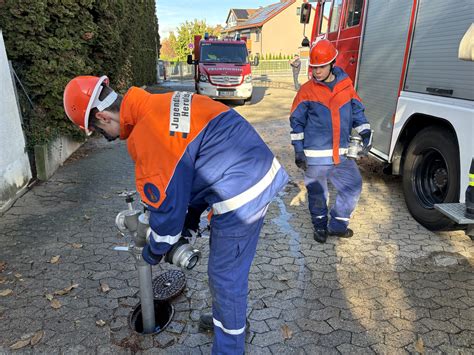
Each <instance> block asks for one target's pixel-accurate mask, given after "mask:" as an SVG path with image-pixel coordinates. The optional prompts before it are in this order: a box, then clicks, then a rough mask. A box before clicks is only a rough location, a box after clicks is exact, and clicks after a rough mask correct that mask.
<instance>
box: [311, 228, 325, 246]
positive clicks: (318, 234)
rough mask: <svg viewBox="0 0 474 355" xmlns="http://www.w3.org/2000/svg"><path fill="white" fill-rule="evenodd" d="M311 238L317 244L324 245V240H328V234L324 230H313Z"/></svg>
mask: <svg viewBox="0 0 474 355" xmlns="http://www.w3.org/2000/svg"><path fill="white" fill-rule="evenodd" d="M313 237H314V240H315V241H317V242H318V243H321V244H322V243H326V240H327V239H328V232H327V230H326V229H315V230H314V235H313Z"/></svg>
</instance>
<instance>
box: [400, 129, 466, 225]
mask: <svg viewBox="0 0 474 355" xmlns="http://www.w3.org/2000/svg"><path fill="white" fill-rule="evenodd" d="M459 170H460V164H459V149H458V146H457V143H456V139H455V138H454V137H453V135H452V134H451V133H449V132H446V131H445V130H443V129H442V128H438V127H428V128H425V129H423V130H421V131H420V132H418V133H417V135H416V136H415V137H414V138H413V139H412V141H411V142H410V145H409V146H408V149H407V152H406V156H405V163H404V164H403V193H404V195H405V201H406V204H407V207H408V210H409V211H410V213H411V214H412V216H413V217H414V218H415V219H416V220H417V221H418V222H420V223H421V224H422V225H423V226H425V227H426V228H428V229H430V230H441V229H448V228H450V227H452V226H453V225H454V222H453V221H451V220H450V219H449V218H448V217H445V216H444V215H443V214H442V213H440V212H438V211H437V210H435V209H434V207H433V205H434V204H436V203H443V202H459Z"/></svg>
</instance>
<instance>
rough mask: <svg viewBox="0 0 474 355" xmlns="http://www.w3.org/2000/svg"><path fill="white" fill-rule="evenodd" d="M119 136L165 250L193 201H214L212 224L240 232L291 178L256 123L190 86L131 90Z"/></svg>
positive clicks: (158, 245)
mask: <svg viewBox="0 0 474 355" xmlns="http://www.w3.org/2000/svg"><path fill="white" fill-rule="evenodd" d="M120 125H121V127H120V129H121V132H120V138H121V139H127V146H128V151H129V154H130V156H131V157H132V159H133V160H134V161H135V178H136V185H137V190H138V192H139V193H140V196H141V198H142V201H143V202H144V203H146V204H147V205H148V209H149V210H150V211H151V213H150V227H151V231H150V233H151V234H150V247H151V251H152V252H153V253H154V254H156V255H162V254H164V253H166V252H167V251H168V250H169V249H170V248H171V245H172V244H174V243H176V242H177V241H178V239H179V238H180V236H181V232H182V230H183V225H184V221H185V217H186V211H187V209H188V207H189V206H193V207H195V208H197V209H201V210H204V209H205V208H206V207H207V206H210V207H212V211H213V217H212V220H211V225H212V228H213V229H215V230H216V231H218V230H223V231H225V233H226V235H229V236H233V235H236V236H238V235H242V230H239V228H240V229H242V228H244V226H245V222H246V221H248V220H250V219H251V218H252V216H253V214H255V213H256V212H257V211H260V210H261V209H262V208H264V207H265V206H266V205H267V204H268V203H270V201H271V200H272V199H273V197H275V195H276V194H277V193H278V192H279V191H280V190H281V189H282V188H283V186H284V185H285V184H286V182H287V180H288V176H287V174H286V172H285V170H284V169H283V168H282V167H281V166H280V163H279V162H278V161H277V159H276V158H275V157H274V155H273V154H272V152H271V151H270V149H269V148H268V147H267V145H266V144H265V143H264V142H263V140H262V139H261V138H260V136H259V135H258V134H257V132H256V131H255V130H254V128H253V127H252V126H251V125H250V124H249V123H248V122H247V121H246V120H245V119H244V118H243V117H242V116H240V115H239V114H238V113H237V112H236V111H234V110H233V109H229V107H227V106H225V105H224V104H222V103H219V102H216V101H213V100H212V99H210V98H208V97H206V96H201V95H197V94H192V93H190V92H172V93H166V94H155V95H153V94H149V93H147V92H146V91H144V90H142V89H139V88H135V87H134V88H131V89H130V90H129V91H128V92H127V94H126V95H125V96H124V99H123V102H122V105H121V109H120Z"/></svg>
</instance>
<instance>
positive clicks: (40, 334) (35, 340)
mask: <svg viewBox="0 0 474 355" xmlns="http://www.w3.org/2000/svg"><path fill="white" fill-rule="evenodd" d="M43 335H44V331H42V330H39V331H37V332H36V333H35V335H33V337H32V338H31V345H32V346H35V345H36V344H38V343H39V342H40V341H41V339H42V338H43Z"/></svg>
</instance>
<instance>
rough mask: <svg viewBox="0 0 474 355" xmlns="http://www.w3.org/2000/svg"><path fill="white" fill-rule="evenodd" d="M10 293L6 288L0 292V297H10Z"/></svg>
mask: <svg viewBox="0 0 474 355" xmlns="http://www.w3.org/2000/svg"><path fill="white" fill-rule="evenodd" d="M12 293H13V291H12V290H10V289H9V288H7V289H6V290H3V291H0V296H2V297H5V296H9V295H11V294H12Z"/></svg>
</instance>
